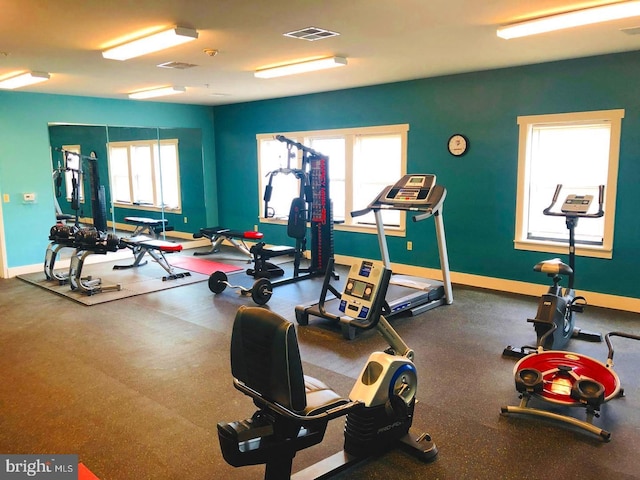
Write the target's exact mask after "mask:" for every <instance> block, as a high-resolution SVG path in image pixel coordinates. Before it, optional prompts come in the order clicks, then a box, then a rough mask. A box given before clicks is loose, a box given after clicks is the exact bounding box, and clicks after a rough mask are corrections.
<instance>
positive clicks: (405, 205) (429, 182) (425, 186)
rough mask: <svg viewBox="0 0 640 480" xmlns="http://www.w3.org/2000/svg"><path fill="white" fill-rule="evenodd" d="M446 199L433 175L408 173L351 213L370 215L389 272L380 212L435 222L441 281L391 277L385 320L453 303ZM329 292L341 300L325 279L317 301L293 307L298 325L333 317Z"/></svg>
mask: <svg viewBox="0 0 640 480" xmlns="http://www.w3.org/2000/svg"><path fill="white" fill-rule="evenodd" d="M446 196H447V190H446V189H445V188H444V187H443V186H442V185H438V184H437V183H436V176H435V175H431V174H408V175H405V176H403V177H402V178H401V179H400V180H398V181H397V182H396V183H395V184H394V185H390V186H387V187H385V188H384V189H383V190H382V191H381V192H380V193H379V194H378V196H377V197H376V198H375V199H374V200H373V201H372V202H371V203H370V204H369V205H368V206H367V208H365V209H363V210H358V211H355V212H351V216H352V217H359V216H363V215H366V214H367V213H369V212H373V214H374V216H375V222H376V229H377V233H378V243H379V245H380V256H381V260H382V262H383V264H384V266H385V268H387V269H389V270H391V261H390V259H389V249H388V247H387V238H386V235H385V233H384V223H383V220H382V212H383V211H385V210H400V211H405V212H409V213H412V214H413V217H412V220H413V221H414V222H420V221H424V220H427V219H429V218H433V219H434V221H435V225H436V237H437V242H438V252H439V256H440V269H441V271H442V281H439V280H432V279H427V278H422V277H415V276H409V275H393V276H392V277H391V281H390V284H389V288H388V290H387V296H386V300H387V304H388V306H389V311H388V312H386V313H385V317H387V318H391V317H393V316H414V315H418V314H420V313H423V312H425V311H427V310H430V309H432V308H435V307H438V306H440V305H445V304H447V305H450V304H452V303H453V291H452V288H451V275H450V271H449V257H448V254H447V243H446V239H445V233H444V221H443V218H442V208H443V203H444V200H445V198H446ZM328 291H330V292H331V293H333V295H335V297H337V298H340V293H339V292H337V290H336V289H335V288H333V287H332V286H331V285H330V278H329V277H325V282H324V285H323V287H322V292H321V295H320V302H319V303H317V304H313V305H308V306H301V305H299V306H297V307H296V309H295V310H296V320H297V322H298V323H299V324H300V325H307V324H308V318H309V315H314V316H317V317H323V318H332V316H331V315H329V316H327V313H328V312H330V311H332V310H335V308H333V306H330V305H328V304H326V305H325V300H331V298H327V293H328ZM338 303H339V302H338ZM343 327H344V326H343ZM343 334H344V336H345V337H346V338H348V339H352V338H353V335H354V334H355V332H354V331H353V329H345V328H343Z"/></svg>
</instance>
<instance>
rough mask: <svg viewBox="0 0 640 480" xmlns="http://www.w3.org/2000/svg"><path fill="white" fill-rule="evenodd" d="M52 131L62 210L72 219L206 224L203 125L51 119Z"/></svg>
mask: <svg viewBox="0 0 640 480" xmlns="http://www.w3.org/2000/svg"><path fill="white" fill-rule="evenodd" d="M49 139H50V145H51V158H52V172H53V173H52V181H53V185H54V189H55V198H56V202H57V203H56V214H58V215H64V216H66V217H67V220H66V221H67V222H75V219H76V217H77V219H78V222H79V223H80V224H82V225H84V226H87V225H94V226H95V227H96V228H98V229H99V230H104V231H109V232H113V233H116V231H117V230H130V229H132V228H133V227H132V225H131V224H129V223H128V222H127V221H126V220H125V218H127V217H144V218H153V219H159V220H163V221H166V225H167V227H169V228H168V229H173V230H174V231H176V232H183V233H184V232H187V233H191V232H196V231H198V230H199V229H200V228H201V227H204V226H206V225H205V220H206V208H205V204H204V202H205V199H204V177H203V172H204V165H203V155H202V131H201V130H200V129H197V128H156V127H129V126H111V125H71V124H62V123H50V124H49ZM69 217H71V218H69ZM165 233H166V232H161V235H164V234H165Z"/></svg>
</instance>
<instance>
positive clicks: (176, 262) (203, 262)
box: [168, 255, 243, 275]
mask: <svg viewBox="0 0 640 480" xmlns="http://www.w3.org/2000/svg"><path fill="white" fill-rule="evenodd" d="M168 260H169V263H171V265H173V266H174V267H179V268H184V269H185V270H191V271H192V272H196V273H202V274H203V275H211V274H212V273H213V272H217V271H221V272H224V273H230V272H237V271H240V270H242V268H243V267H239V266H237V265H229V264H227V263H220V262H214V261H213V260H208V259H206V258H195V257H188V256H186V255H183V256H180V257H169V258H168Z"/></svg>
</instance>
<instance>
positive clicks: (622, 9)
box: [497, 1, 640, 39]
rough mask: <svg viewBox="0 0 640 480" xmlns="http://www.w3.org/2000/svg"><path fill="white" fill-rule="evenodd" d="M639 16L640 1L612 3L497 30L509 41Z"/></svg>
mask: <svg viewBox="0 0 640 480" xmlns="http://www.w3.org/2000/svg"><path fill="white" fill-rule="evenodd" d="M639 15H640V1H633V2H621V3H612V4H609V5H602V6H600V7H592V8H585V9H584V10H575V11H573V12H567V13H559V14H558V15H552V16H549V17H542V18H536V19H534V20H527V21H525V22H519V23H514V24H513V25H507V26H505V27H500V28H498V31H497V34H498V36H499V37H501V38H505V39H510V38H518V37H525V36H528V35H537V34H539V33H546V32H552V31H555V30H562V29H565V28H573V27H580V26H582V25H591V24H594V23H602V22H609V21H611V20H620V19H622V18H629V17H637V16H639Z"/></svg>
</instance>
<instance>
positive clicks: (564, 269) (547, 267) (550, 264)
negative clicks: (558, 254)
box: [533, 258, 573, 275]
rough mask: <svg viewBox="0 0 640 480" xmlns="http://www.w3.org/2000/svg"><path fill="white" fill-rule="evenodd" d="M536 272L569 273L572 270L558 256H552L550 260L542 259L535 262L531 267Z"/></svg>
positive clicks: (571, 272)
mask: <svg viewBox="0 0 640 480" xmlns="http://www.w3.org/2000/svg"><path fill="white" fill-rule="evenodd" d="M533 270H534V271H536V272H542V273H547V274H551V275H571V274H573V270H572V269H571V267H570V266H569V265H567V264H566V263H564V262H562V260H560V259H559V258H553V259H551V260H543V261H542V262H538V263H536V265H535V266H534V267H533Z"/></svg>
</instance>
